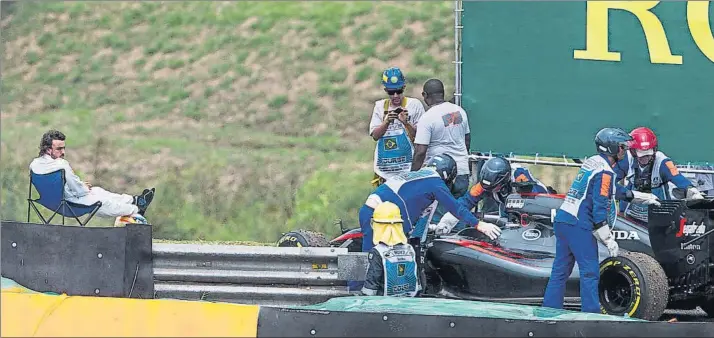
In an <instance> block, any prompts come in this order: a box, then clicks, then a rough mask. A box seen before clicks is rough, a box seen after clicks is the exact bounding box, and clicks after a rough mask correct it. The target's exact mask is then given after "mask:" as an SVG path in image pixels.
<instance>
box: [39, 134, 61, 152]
mask: <svg viewBox="0 0 714 338" xmlns="http://www.w3.org/2000/svg"><path fill="white" fill-rule="evenodd" d="M54 140H58V141H64V140H65V136H64V134H62V132H61V131H59V130H48V131H47V132H46V133H45V134H44V135H42V139H41V140H40V156H42V155H44V154H46V153H47V150H49V149H52V141H54Z"/></svg>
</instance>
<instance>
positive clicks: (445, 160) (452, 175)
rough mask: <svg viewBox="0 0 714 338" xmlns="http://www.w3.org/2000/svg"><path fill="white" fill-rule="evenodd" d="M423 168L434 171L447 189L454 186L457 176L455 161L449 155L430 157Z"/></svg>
mask: <svg viewBox="0 0 714 338" xmlns="http://www.w3.org/2000/svg"><path fill="white" fill-rule="evenodd" d="M424 167H425V168H433V169H434V170H436V172H437V173H438V174H439V177H441V179H442V180H444V183H446V186H448V187H449V188H451V186H452V185H453V184H454V180H455V179H456V174H457V168H456V161H455V160H454V158H453V157H451V156H450V155H449V154H446V153H443V154H439V155H436V156H434V157H432V158H431V159H430V160H429V162H427V163H426V165H425V166H424Z"/></svg>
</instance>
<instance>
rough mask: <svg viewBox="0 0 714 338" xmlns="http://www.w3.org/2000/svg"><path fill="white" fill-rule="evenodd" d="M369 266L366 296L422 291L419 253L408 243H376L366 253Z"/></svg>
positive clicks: (363, 291) (365, 283) (363, 288)
mask: <svg viewBox="0 0 714 338" xmlns="http://www.w3.org/2000/svg"><path fill="white" fill-rule="evenodd" d="M367 258H368V260H369V267H368V268H367V276H366V278H365V281H364V286H363V287H362V291H361V292H362V294H363V295H366V296H394V297H414V296H416V295H417V293H419V291H421V284H420V283H419V277H418V273H419V272H418V269H417V264H416V263H417V262H416V259H417V258H416V253H415V251H414V248H412V246H411V245H409V244H397V245H395V246H393V247H390V246H388V245H386V244H384V243H381V242H380V243H379V244H377V245H376V246H374V247H373V248H372V249H371V250H370V251H369V254H368V256H367Z"/></svg>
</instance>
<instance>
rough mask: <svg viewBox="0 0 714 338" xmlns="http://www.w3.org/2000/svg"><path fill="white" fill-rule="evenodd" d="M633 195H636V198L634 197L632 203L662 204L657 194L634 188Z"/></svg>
mask: <svg viewBox="0 0 714 338" xmlns="http://www.w3.org/2000/svg"><path fill="white" fill-rule="evenodd" d="M632 195H634V196H635V198H633V199H632V201H631V202H632V203H635V204H645V205H650V204H654V205H656V206H660V205H662V203H660V202H659V199H658V198H657V196H655V195H653V194H650V193H647V192H640V191H635V190H632Z"/></svg>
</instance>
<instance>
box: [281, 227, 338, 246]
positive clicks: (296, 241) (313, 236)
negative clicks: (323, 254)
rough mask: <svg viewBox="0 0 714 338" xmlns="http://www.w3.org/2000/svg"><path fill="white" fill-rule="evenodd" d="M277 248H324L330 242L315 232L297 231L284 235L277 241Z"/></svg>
mask: <svg viewBox="0 0 714 338" xmlns="http://www.w3.org/2000/svg"><path fill="white" fill-rule="evenodd" d="M278 246H279V247H312V248H315V247H317V248H324V247H329V246H330V241H328V240H327V238H325V235H324V234H322V233H319V232H317V231H312V230H303V229H299V230H295V231H290V232H286V233H284V234H283V236H282V237H280V239H278Z"/></svg>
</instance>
